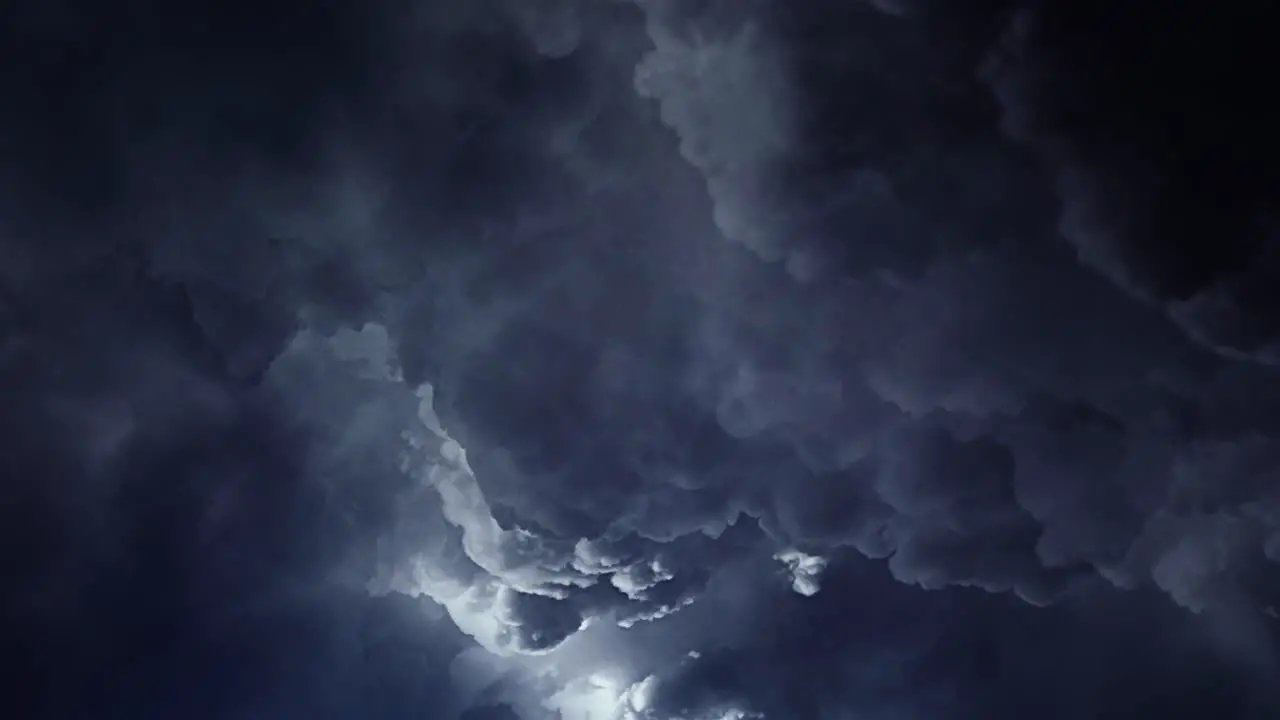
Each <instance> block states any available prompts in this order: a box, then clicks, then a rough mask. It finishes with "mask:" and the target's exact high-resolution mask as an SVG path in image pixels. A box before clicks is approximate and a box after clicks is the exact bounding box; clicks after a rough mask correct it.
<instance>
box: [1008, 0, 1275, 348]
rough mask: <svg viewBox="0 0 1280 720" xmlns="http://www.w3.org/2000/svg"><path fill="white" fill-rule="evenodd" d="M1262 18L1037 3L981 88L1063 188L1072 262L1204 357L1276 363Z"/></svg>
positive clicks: (1240, 12) (1247, 12) (1153, 6)
mask: <svg viewBox="0 0 1280 720" xmlns="http://www.w3.org/2000/svg"><path fill="white" fill-rule="evenodd" d="M1267 24H1268V23H1267V8H1266V7H1265V3H1244V4H1242V5H1239V6H1233V7H1232V8H1231V9H1225V8H1220V7H1216V6H1212V5H1208V4H1204V3H1196V2H1172V3H1142V4H1139V5H1125V6H1123V7H1121V6H1117V5H1113V4H1108V3H1096V2H1084V3H1066V2H1062V3H1056V2H1055V3H1039V4H1036V5H1033V6H1031V7H1030V8H1028V9H1027V10H1026V11H1025V12H1023V13H1021V14H1020V15H1019V16H1018V18H1017V19H1016V21H1015V22H1013V23H1011V24H1010V27H1009V29H1008V32H1007V34H1006V38H1005V40H1004V42H1003V43H1002V45H1001V47H1000V48H999V49H998V50H997V51H996V52H995V53H994V54H993V57H992V59H991V62H990V63H989V66H988V68H987V70H986V76H987V78H988V79H989V81H990V82H991V84H992V87H993V88H994V90H995V92H996V94H997V96H998V97H999V98H1000V100H1001V103H1002V105H1003V108H1004V112H1005V121H1006V125H1007V127H1008V128H1009V130H1010V132H1011V133H1012V134H1013V135H1014V136H1015V137H1017V138H1019V139H1020V140H1021V141H1023V142H1025V143H1027V144H1028V145H1029V146H1030V147H1032V148H1034V149H1035V150H1037V151H1038V152H1040V153H1041V154H1042V155H1043V156H1044V157H1045V158H1046V159H1047V160H1048V162H1049V164H1050V165H1051V167H1052V168H1053V172H1054V173H1055V174H1056V176H1057V184H1058V190H1059V193H1060V194H1061V196H1062V198H1063V203H1064V206H1063V214H1062V218H1061V227H1062V230H1063V233H1064V234H1065V235H1066V237H1067V238H1068V239H1069V240H1070V241H1071V242H1072V243H1073V245H1074V246H1075V248H1076V249H1077V251H1078V252H1079V254H1080V257H1081V259H1082V260H1083V261H1084V262H1085V263H1086V264H1088V265H1090V266H1092V267H1095V268H1097V269H1098V270H1099V271H1100V272H1102V273H1104V274H1105V275H1107V276H1108V277H1110V278H1112V279H1113V280H1115V281H1116V282H1117V283H1119V284H1121V285H1122V286H1123V287H1125V288H1126V289H1128V290H1130V291H1131V292H1134V293H1135V294H1137V295H1139V296H1141V297H1143V298H1145V299H1147V300H1148V301H1151V302H1154V303H1156V304H1158V305H1161V306H1164V307H1166V308H1167V309H1168V310H1169V312H1170V313H1171V314H1172V316H1173V317H1174V318H1175V319H1176V320H1177V321H1178V322H1179V323H1180V324H1182V325H1183V326H1184V327H1186V329H1187V331H1188V332H1189V333H1191V334H1192V335H1193V336H1194V337H1196V338H1197V339H1199V340H1200V341H1201V342H1204V343H1205V344H1206V345H1208V346H1210V347H1213V348H1216V349H1219V350H1221V351H1223V352H1227V353H1230V354H1234V355H1239V356H1242V357H1252V358H1254V359H1256V360H1261V361H1266V362H1275V360H1276V357H1275V355H1276V350H1275V347H1274V346H1275V344H1276V340H1277V326H1276V324H1275V323H1276V321H1275V318H1276V317H1277V308H1278V307H1280V306H1278V305H1277V299H1276V294H1275V288H1276V287H1277V286H1278V284H1277V282H1276V277H1275V275H1274V273H1275V271H1276V270H1275V268H1276V267H1277V262H1276V257H1275V252H1276V251H1275V248H1276V247H1277V243H1276V216H1277V207H1276V198H1277V197H1280V175H1278V174H1277V171H1276V167H1277V165H1278V163H1277V157H1280V156H1278V155H1277V153H1278V152H1280V145H1278V144H1277V142H1276V138H1275V133H1274V132H1273V130H1272V128H1274V127H1275V125H1276V120H1277V116H1276V109H1275V103H1273V102H1270V97H1269V94H1268V92H1267V90H1266V89H1265V88H1267V87H1268V84H1269V78H1268V77H1267V76H1266V73H1267V70H1266V68H1268V67H1270V66H1272V65H1274V60H1275V49H1274V44H1273V43H1272V42H1271V40H1270V37H1269V35H1268V34H1267V32H1266V31H1265V29H1264V28H1265V27H1266V26H1267Z"/></svg>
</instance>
